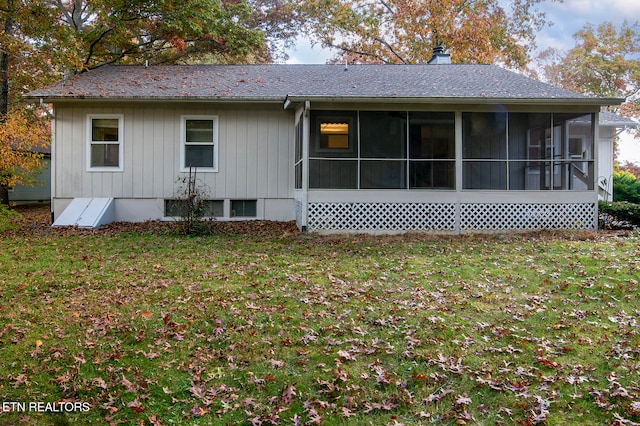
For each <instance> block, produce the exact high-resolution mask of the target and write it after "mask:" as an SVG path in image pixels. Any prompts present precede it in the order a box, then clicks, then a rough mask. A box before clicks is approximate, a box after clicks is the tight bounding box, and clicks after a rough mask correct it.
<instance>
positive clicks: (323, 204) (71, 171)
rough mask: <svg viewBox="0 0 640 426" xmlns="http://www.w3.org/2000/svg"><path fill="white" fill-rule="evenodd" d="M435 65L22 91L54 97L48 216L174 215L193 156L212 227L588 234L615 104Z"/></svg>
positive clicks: (225, 74)
mask: <svg viewBox="0 0 640 426" xmlns="http://www.w3.org/2000/svg"><path fill="white" fill-rule="evenodd" d="M445 59H446V58H445ZM435 62H436V64H425V65H348V66H347V65H344V64H342V65H192V66H149V67H144V66H116V65H113V66H104V67H101V68H98V69H95V70H92V71H89V72H86V73H83V74H80V75H77V76H75V77H72V78H69V79H67V80H64V81H62V82H60V83H57V84H54V85H51V86H48V87H45V88H43V89H41V90H36V91H34V92H31V93H29V94H28V95H27V97H28V98H29V99H31V100H33V101H35V102H44V103H47V104H52V105H53V107H54V111H53V115H54V117H55V118H54V123H53V146H52V159H53V176H54V177H53V180H52V210H53V215H54V218H55V219H56V221H57V222H58V224H64V223H78V224H81V222H79V221H76V222H74V219H73V218H74V217H76V216H82V215H87V214H88V213H87V210H91V209H92V207H90V203H91V202H92V201H96V202H98V204H99V207H96V208H94V210H95V211H99V212H101V213H99V214H100V215H104V216H105V217H107V219H106V220H107V221H110V220H115V221H145V220H149V219H160V220H169V219H171V217H172V216H174V215H175V205H176V204H175V198H176V194H177V187H178V185H177V180H178V179H179V178H180V177H181V176H184V175H185V174H186V173H188V172H189V169H190V167H191V168H195V169H196V170H197V176H198V179H199V180H200V181H201V183H202V185H203V186H204V187H205V188H206V189H207V191H208V194H209V201H208V203H209V206H208V209H209V211H210V212H211V215H212V216H215V217H216V218H218V219H219V220H235V219H247V218H249V219H265V220H275V221H290V220H296V222H297V224H298V226H299V227H300V229H302V230H309V231H324V232H335V231H337V232H343V231H355V232H394V231H406V230H425V231H445V232H451V233H464V232H476V231H487V230H489V231H491V230H532V229H595V228H596V227H597V201H598V191H599V189H598V188H599V185H598V176H600V174H599V172H598V168H599V162H600V159H599V158H598V157H599V149H598V147H597V146H596V145H597V140H598V138H597V136H598V135H599V116H600V110H601V108H602V107H604V106H607V105H616V104H620V103H621V102H622V101H623V100H622V99H602V98H593V97H587V96H583V95H580V94H577V93H573V92H569V91H566V90H563V89H559V88H556V87H553V86H550V85H548V84H544V83H542V82H539V81H537V80H534V79H530V78H527V77H525V76H523V75H520V74H517V73H514V72H511V71H507V70H505V69H502V68H500V67H498V66H493V65H453V64H450V63H447V62H450V61H447V60H444V61H435ZM441 62H445V63H444V64H439V63H441ZM604 161H606V162H607V163H610V162H611V158H605V159H604ZM607 167H609V166H607ZM65 209H66V210H67V211H70V212H72V213H69V214H67V213H66V212H65ZM83 211H84V213H82V212H83ZM79 212H80V213H79ZM105 212H108V213H105ZM65 215H66V216H69V217H71V218H72V219H71V221H70V222H65V221H60V218H61V217H62V216H65ZM69 217H67V219H66V220H68V219H69ZM60 222H62V223H60ZM92 223H94V224H97V223H99V222H98V221H93V222H92Z"/></svg>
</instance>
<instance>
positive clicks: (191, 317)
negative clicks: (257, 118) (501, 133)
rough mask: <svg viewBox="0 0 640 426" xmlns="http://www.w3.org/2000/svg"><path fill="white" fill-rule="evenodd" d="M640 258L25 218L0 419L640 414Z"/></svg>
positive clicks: (441, 241) (622, 250) (414, 420)
mask: <svg viewBox="0 0 640 426" xmlns="http://www.w3.org/2000/svg"><path fill="white" fill-rule="evenodd" d="M639 280H640V235H638V234H637V233H635V234H633V233H627V234H613V233H603V234H595V233H557V234H552V233H542V234H525V235H517V234H516V235H497V236H461V237H430V236H425V235H422V236H420V235H409V236H395V237H365V236H317V235H301V234H298V233H297V232H295V231H293V230H292V229H291V228H290V227H283V226H276V227H273V229H271V228H270V227H269V226H267V225H264V226H263V225H258V224H256V225H255V226H243V227H240V229H237V230H235V231H234V230H233V228H232V227H225V228H224V229H222V230H221V231H220V232H219V233H218V234H217V235H211V236H203V237H183V236H178V235H175V234H173V233H172V232H171V231H170V230H169V229H168V228H167V227H159V226H152V225H144V226H143V225H141V226H125V227H113V228H111V229H107V230H100V231H95V232H89V231H77V230H50V229H47V228H44V227H41V226H33V227H32V225H31V224H30V221H29V220H28V219H25V220H24V223H23V224H21V229H19V230H12V231H8V232H6V233H4V234H2V235H1V236H0V289H1V293H0V302H1V305H0V306H1V311H0V403H3V405H2V407H0V408H2V410H3V411H4V412H1V413H0V424H18V423H24V424H34V425H35V424H43V425H44V424H105V423H106V424H109V423H112V424H152V425H172V424H192V425H207V424H214V425H225V424H229V425H236V424H254V425H260V424H264V425H270V424H285V425H287V424H289V425H291V424H325V425H334V424H337V425H347V424H348V425H387V424H389V425H398V424H405V425H417V424H425V425H428V424H439V425H464V424H468V425H471V424H473V425H482V424H486V425H494V424H505V425H512V424H521V425H529V424H548V425H558V424H562V425H565V424H566V425H589V424H594V425H602V424H617V425H636V424H638V422H640V371H639V370H640V303H639V300H640V285H639V283H638V281H639ZM61 401H62V402H65V404H62V405H53V404H50V405H49V406H46V405H45V404H46V403H54V402H61ZM38 402H40V403H42V404H41V405H40V407H39V408H37V409H35V408H34V409H32V410H31V411H30V410H29V409H30V408H33V407H30V405H29V403H38ZM13 403H15V404H13ZM74 403H76V404H74ZM20 404H22V406H21V405H20ZM43 407H44V408H43ZM10 408H14V410H15V411H13V412H9V409H10ZM43 409H44V410H47V409H48V412H44V413H42V412H36V411H43ZM52 411H65V412H52Z"/></svg>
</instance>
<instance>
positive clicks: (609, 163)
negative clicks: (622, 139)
mask: <svg viewBox="0 0 640 426" xmlns="http://www.w3.org/2000/svg"><path fill="white" fill-rule="evenodd" d="M599 124H600V134H599V137H598V199H599V200H602V201H608V202H611V201H613V152H614V141H615V140H616V137H617V136H618V135H619V134H620V133H621V132H623V131H625V130H627V129H631V128H635V127H637V126H638V123H636V122H635V121H633V120H631V119H629V118H627V117H623V116H622V115H619V114H614V113H612V112H609V111H603V112H601V113H600V123H599Z"/></svg>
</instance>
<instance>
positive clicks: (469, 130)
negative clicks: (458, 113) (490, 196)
mask: <svg viewBox="0 0 640 426" xmlns="http://www.w3.org/2000/svg"><path fill="white" fill-rule="evenodd" d="M506 159H507V114H506V113H501V112H500V113H494V112H466V113H463V114H462V160H463V163H462V181H463V188H464V189H491V190H504V189H506V187H507V178H506V176H507V162H506Z"/></svg>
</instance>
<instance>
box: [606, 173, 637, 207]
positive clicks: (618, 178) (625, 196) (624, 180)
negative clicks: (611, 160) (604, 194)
mask: <svg viewBox="0 0 640 426" xmlns="http://www.w3.org/2000/svg"><path fill="white" fill-rule="evenodd" d="M613 201H614V202H615V201H627V202H629V203H640V181H639V180H638V179H637V178H636V177H635V175H634V174H633V173H630V172H627V171H624V170H616V171H615V172H613Z"/></svg>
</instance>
